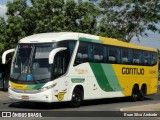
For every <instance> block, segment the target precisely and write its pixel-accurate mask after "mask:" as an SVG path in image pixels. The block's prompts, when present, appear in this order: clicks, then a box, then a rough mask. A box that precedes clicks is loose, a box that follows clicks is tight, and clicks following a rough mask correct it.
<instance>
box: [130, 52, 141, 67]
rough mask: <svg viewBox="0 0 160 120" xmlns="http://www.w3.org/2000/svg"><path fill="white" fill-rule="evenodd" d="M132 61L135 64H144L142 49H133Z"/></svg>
mask: <svg viewBox="0 0 160 120" xmlns="http://www.w3.org/2000/svg"><path fill="white" fill-rule="evenodd" d="M132 63H133V64H135V65H141V64H142V51H140V50H132Z"/></svg>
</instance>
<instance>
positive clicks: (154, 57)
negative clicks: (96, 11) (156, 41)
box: [151, 52, 157, 65]
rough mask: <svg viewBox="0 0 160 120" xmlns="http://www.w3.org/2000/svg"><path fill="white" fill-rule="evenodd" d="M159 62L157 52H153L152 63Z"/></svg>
mask: <svg viewBox="0 0 160 120" xmlns="http://www.w3.org/2000/svg"><path fill="white" fill-rule="evenodd" d="M156 64H157V53H153V52H152V53H151V65H156Z"/></svg>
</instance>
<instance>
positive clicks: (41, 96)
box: [8, 89, 53, 103]
mask: <svg viewBox="0 0 160 120" xmlns="http://www.w3.org/2000/svg"><path fill="white" fill-rule="evenodd" d="M8 93H9V98H10V99H11V100H17V101H33V102H47V103H51V102H53V96H52V94H53V93H52V90H51V89H49V90H46V91H42V92H38V93H25V90H21V91H20V90H19V91H16V90H15V89H14V90H13V89H8Z"/></svg>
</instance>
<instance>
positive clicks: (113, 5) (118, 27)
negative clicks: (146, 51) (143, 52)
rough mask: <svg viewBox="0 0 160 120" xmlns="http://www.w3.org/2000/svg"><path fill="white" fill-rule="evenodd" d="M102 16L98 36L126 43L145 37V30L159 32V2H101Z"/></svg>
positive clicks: (103, 0) (109, 0)
mask: <svg viewBox="0 0 160 120" xmlns="http://www.w3.org/2000/svg"><path fill="white" fill-rule="evenodd" d="M99 6H100V10H101V13H103V14H102V17H101V22H100V26H99V31H98V32H99V34H100V35H101V34H102V35H105V36H108V37H112V38H118V39H121V40H123V41H126V42H130V41H131V39H132V38H133V37H134V36H136V37H137V39H138V40H140V39H139V37H140V36H143V35H147V33H146V30H151V31H153V32H160V29H158V28H157V27H156V24H157V23H158V22H159V21H160V16H159V14H160V1H159V0H123V1H121V0H101V2H99Z"/></svg>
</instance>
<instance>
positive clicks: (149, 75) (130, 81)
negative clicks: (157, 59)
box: [112, 64, 158, 96]
mask: <svg viewBox="0 0 160 120" xmlns="http://www.w3.org/2000/svg"><path fill="white" fill-rule="evenodd" d="M112 66H113V69H114V71H115V73H116V76H117V78H118V81H119V83H120V86H121V87H122V88H123V89H124V91H123V92H122V93H123V94H124V95H125V96H131V93H132V88H133V86H134V85H135V84H138V86H139V90H140V89H141V87H142V85H143V84H146V86H147V95H149V94H154V93H156V92H157V85H158V84H157V83H158V69H157V66H154V67H153V66H134V65H118V64H114V65H112Z"/></svg>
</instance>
